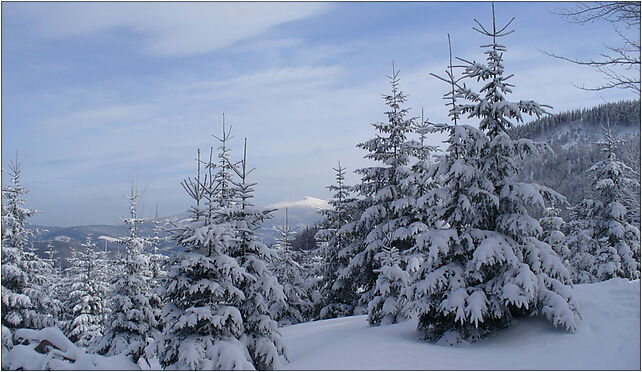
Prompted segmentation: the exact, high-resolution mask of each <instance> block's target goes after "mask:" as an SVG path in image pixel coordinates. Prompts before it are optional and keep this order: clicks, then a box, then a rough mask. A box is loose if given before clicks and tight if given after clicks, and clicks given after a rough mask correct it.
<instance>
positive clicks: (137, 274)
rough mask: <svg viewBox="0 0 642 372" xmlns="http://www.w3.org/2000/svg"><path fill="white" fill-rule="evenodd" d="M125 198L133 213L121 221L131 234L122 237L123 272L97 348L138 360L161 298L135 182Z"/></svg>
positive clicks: (155, 322)
mask: <svg viewBox="0 0 642 372" xmlns="http://www.w3.org/2000/svg"><path fill="white" fill-rule="evenodd" d="M125 198H126V199H127V200H129V213H130V216H129V217H128V218H123V220H122V221H123V222H124V223H125V224H126V225H127V227H128V229H129V234H128V236H126V237H123V238H120V239H119V243H120V244H121V245H122V246H123V247H124V250H125V257H124V261H123V265H124V273H123V275H122V276H121V277H119V278H117V281H116V283H115V284H114V288H113V291H112V294H111V296H110V299H109V307H110V309H111V312H110V313H109V315H108V317H107V321H106V324H105V334H104V336H103V337H102V338H101V340H100V341H99V342H98V343H97V345H96V346H95V350H96V351H97V352H98V353H100V354H103V355H107V356H111V355H116V354H124V355H127V356H128V357H130V358H131V359H132V360H133V361H134V363H137V362H138V360H139V358H140V357H141V356H143V355H144V353H145V348H146V346H147V343H148V338H151V337H153V336H154V335H155V333H156V329H157V327H158V320H157V319H156V315H157V314H156V312H155V311H154V309H155V308H157V307H158V302H159V301H160V300H159V299H158V297H157V296H156V295H155V293H154V292H153V291H152V288H151V287H150V280H149V279H150V273H149V266H148V265H149V262H148V259H147V257H146V256H145V255H144V254H143V250H144V248H145V246H146V245H148V244H149V241H148V240H146V239H144V238H142V237H140V236H139V225H140V224H141V223H143V222H144V221H145V220H144V219H143V218H139V217H137V210H136V209H137V208H136V202H137V200H138V199H139V198H140V195H139V194H137V193H136V191H135V188H134V186H133V185H132V189H131V192H130V194H129V195H127V196H125Z"/></svg>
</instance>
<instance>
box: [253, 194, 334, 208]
mask: <svg viewBox="0 0 642 372" xmlns="http://www.w3.org/2000/svg"><path fill="white" fill-rule="evenodd" d="M292 207H305V208H314V209H318V210H321V209H330V208H332V207H331V206H330V204H328V202H327V200H323V199H319V198H314V197H312V196H306V197H305V198H303V199H302V200H296V201H283V202H278V203H274V204H270V205H268V206H267V207H266V208H268V209H270V208H275V209H282V208H292Z"/></svg>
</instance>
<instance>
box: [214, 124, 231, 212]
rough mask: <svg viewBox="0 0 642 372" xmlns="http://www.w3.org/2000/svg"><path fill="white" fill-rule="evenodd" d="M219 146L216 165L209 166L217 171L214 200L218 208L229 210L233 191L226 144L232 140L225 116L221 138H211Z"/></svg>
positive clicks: (228, 149) (228, 152)
mask: <svg viewBox="0 0 642 372" xmlns="http://www.w3.org/2000/svg"><path fill="white" fill-rule="evenodd" d="M213 137H214V138H216V139H217V140H218V141H219V143H220V145H219V146H218V148H217V149H218V155H217V158H218V163H217V164H215V165H214V164H211V165H210V167H211V166H217V167H218V169H217V171H216V174H215V175H214V177H213V180H214V183H215V184H216V189H215V190H214V196H215V199H216V200H217V201H218V203H217V204H218V207H220V208H229V207H231V206H232V204H234V198H235V190H234V186H233V184H232V170H231V168H230V164H229V162H228V159H229V157H230V148H229V147H228V145H227V143H228V141H229V140H230V139H231V138H232V127H229V128H227V129H226V128H225V114H223V134H222V135H221V137H217V136H213Z"/></svg>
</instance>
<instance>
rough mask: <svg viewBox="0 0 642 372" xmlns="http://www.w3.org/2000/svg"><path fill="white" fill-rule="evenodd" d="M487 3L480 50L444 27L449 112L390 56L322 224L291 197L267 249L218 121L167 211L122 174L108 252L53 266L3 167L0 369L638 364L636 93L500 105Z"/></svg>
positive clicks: (504, 40) (249, 189)
mask: <svg viewBox="0 0 642 372" xmlns="http://www.w3.org/2000/svg"><path fill="white" fill-rule="evenodd" d="M638 5H639V4H638ZM492 9H493V10H492V11H493V13H492V18H491V19H492V22H491V23H490V24H484V23H480V22H477V21H475V24H474V30H475V31H471V32H478V33H480V34H482V35H483V36H484V37H485V39H486V42H485V43H484V45H482V48H481V51H480V53H479V54H477V55H472V56H465V57H455V56H453V49H454V48H455V47H456V44H454V43H453V44H451V39H450V36H447V38H444V41H445V42H444V48H443V50H442V51H440V52H441V53H443V54H444V55H449V56H450V58H449V61H450V62H449V64H448V65H446V66H443V67H444V71H443V72H438V71H426V77H425V78H430V79H434V80H435V81H436V82H439V83H440V84H441V85H442V86H443V93H444V95H443V97H444V100H443V104H444V106H443V107H444V110H445V111H446V112H447V117H448V118H449V119H448V121H447V122H433V121H432V120H431V119H430V117H431V113H430V112H423V111H421V112H417V110H416V109H411V108H410V107H408V104H407V102H408V101H407V99H408V97H407V96H406V94H405V93H404V75H403V72H401V71H400V70H399V69H397V68H398V67H399V66H398V65H395V64H394V63H393V65H392V70H391V71H390V73H389V75H388V78H389V90H388V91H387V92H382V93H383V94H382V101H381V108H382V112H383V116H382V117H383V120H382V121H380V122H375V123H373V124H372V126H371V137H370V138H365V139H355V142H357V141H359V142H358V143H356V147H357V148H358V149H359V151H361V152H362V154H363V155H364V157H365V158H366V159H368V160H369V161H370V162H371V164H372V165H371V166H367V167H363V168H358V169H349V168H348V167H347V166H349V165H348V164H345V163H344V162H341V161H338V162H337V166H336V168H333V169H331V170H328V172H327V173H328V177H327V178H328V181H329V182H328V184H329V185H328V186H327V188H328V189H329V190H330V192H331V194H332V198H331V199H330V200H329V201H328V204H329V206H330V207H329V208H327V209H322V210H321V211H320V215H319V219H320V222H319V223H318V224H316V225H315V226H314V227H313V229H305V230H301V229H298V228H297V227H296V226H293V225H292V224H290V223H289V221H288V214H287V213H288V212H287V209H286V210H285V219H284V220H283V223H282V224H281V223H279V224H278V225H277V227H275V228H274V232H275V234H276V236H277V239H276V241H275V242H274V243H266V242H265V241H264V239H262V238H261V237H260V236H259V233H258V230H259V229H260V228H261V227H262V226H263V224H264V223H265V221H266V220H269V219H270V218H272V215H273V213H274V209H270V208H262V207H259V206H257V205H255V203H254V201H253V198H254V194H255V191H256V189H258V188H260V187H261V185H260V181H261V180H260V179H257V178H256V177H255V174H254V173H253V170H254V167H253V162H254V161H255V160H254V159H253V158H252V144H253V143H256V142H258V141H260V140H261V139H260V138H254V137H253V136H252V135H251V133H250V134H248V137H247V138H245V141H244V144H243V146H242V147H239V148H233V147H232V146H231V144H230V141H229V139H230V138H231V135H232V127H231V126H230V125H229V123H225V121H224V122H223V126H222V128H221V130H220V131H218V133H214V134H213V137H212V141H213V142H212V145H211V147H210V148H207V149H196V148H195V149H194V152H195V162H194V174H192V175H190V176H189V177H187V178H185V179H184V181H183V183H182V184H181V186H182V188H183V189H184V192H185V193H186V194H187V195H188V196H189V198H190V199H191V206H190V207H189V208H188V209H187V210H186V211H185V213H184V214H183V215H182V218H181V219H180V220H178V221H163V220H162V219H160V218H159V217H158V213H156V218H155V219H153V220H151V221H149V220H148V219H146V218H143V217H141V216H140V213H139V204H140V201H141V198H142V197H143V193H142V192H141V191H140V190H138V189H137V187H136V186H135V185H134V184H133V183H132V185H131V188H130V189H129V190H123V191H127V193H126V195H125V198H126V199H127V201H128V203H129V209H128V210H124V211H123V213H122V215H123V216H124V217H123V218H122V223H123V224H124V225H125V226H126V227H127V234H123V236H121V237H117V238H115V239H113V242H114V243H115V244H117V245H118V246H119V247H120V249H119V251H118V253H117V254H114V253H113V252H107V251H106V250H105V249H103V248H102V247H99V246H97V245H96V244H95V243H94V241H93V240H92V237H91V236H88V237H87V239H86V241H85V243H83V244H82V245H80V246H78V247H74V249H73V250H72V252H71V253H70V255H69V258H68V259H67V260H66V261H67V263H66V264H65V265H61V264H60V262H57V260H60V257H59V255H58V254H57V253H56V252H55V249H54V248H53V245H51V244H50V245H49V246H48V249H47V251H46V252H44V253H43V252H42V251H37V250H36V249H35V248H34V246H33V241H34V239H33V237H34V236H35V235H36V234H38V233H39V231H37V229H35V228H32V227H31V226H30V218H31V217H32V216H34V215H35V214H37V213H40V212H39V211H37V210H35V209H31V208H27V206H26V205H27V203H28V202H29V200H28V196H29V185H25V184H23V181H22V176H23V172H29V168H28V166H25V165H24V164H21V163H20V160H19V159H18V158H16V159H15V160H11V161H8V162H6V164H5V165H4V166H3V172H5V177H7V179H8V182H7V183H6V184H3V186H2V368H3V369H10V370H19V369H22V370H42V369H45V370H59V369H81V370H93V369H125V370H134V369H141V370H161V369H168V370H177V369H178V370H239V369H242V370H254V369H256V370H273V369H503V368H508V369H540V368H551V369H575V368H578V369H581V368H605V369H631V368H633V369H635V368H639V367H640V354H639V346H640V345H639V336H640V333H639V332H640V307H639V304H640V298H639V285H640V284H639V279H640V158H639V156H640V152H639V146H640V140H639V135H640V131H639V128H640V120H639V119H640V101H639V100H636V101H626V102H618V103H609V104H605V105H603V106H600V107H596V108H583V109H578V110H577V111H573V112H569V113H563V114H558V115H552V113H553V107H552V106H553V105H554V104H555V102H546V104H543V103H542V104H540V103H538V102H535V101H533V100H527V99H520V100H514V99H513V98H512V97H513V94H516V95H517V94H518V93H519V90H520V86H515V85H513V84H512V80H513V75H519V73H520V72H519V71H509V70H508V69H506V70H505V65H504V61H505V60H508V59H510V58H511V45H510V43H509V40H510V38H508V37H506V36H507V35H510V34H511V33H512V32H513V24H512V20H509V21H508V22H501V21H500V20H499V19H496V17H495V13H494V12H495V10H494V6H493V8H492ZM637 14H638V25H639V7H638V13H637ZM638 45H639V44H638ZM638 48H639V46H638ZM638 51H639V49H638ZM638 58H639V57H638ZM638 63H639V61H638ZM429 73H430V75H432V77H429V76H428V74H429ZM638 92H639V88H638ZM373 94H375V95H376V94H377V93H376V92H375V93H373ZM520 97H521V96H520ZM549 105H550V106H549ZM285 119H287V118H285ZM525 122H526V123H525ZM364 125H367V123H364ZM559 126H563V127H564V130H563V131H561V130H556V131H555V132H551V131H552V128H557V127H559ZM577 128H580V129H577ZM587 128H588V129H587ZM238 132H241V131H240V130H238V129H237V128H235V133H234V134H236V135H240V134H243V135H245V134H246V133H238ZM586 132H592V133H593V134H594V135H593V136H592V137H591V138H589V139H588V142H587V138H584V137H582V133H586ZM551 133H552V134H551ZM578 133H579V134H578ZM431 136H432V137H435V136H440V137H439V138H445V141H443V143H442V144H441V145H439V146H435V145H433V143H434V141H431V140H430V139H431ZM547 142H549V143H547ZM562 159H563V160H562ZM352 172H354V174H356V175H357V176H358V178H359V181H358V182H357V183H355V184H353V185H351V184H348V180H347V175H348V174H349V173H352ZM145 223H151V224H152V225H153V230H152V232H151V233H147V232H145V233H144V232H143V231H142V230H141V226H142V225H143V224H145ZM311 232H313V233H314V234H313V235H312V233H311ZM303 239H307V240H308V241H312V244H311V245H312V248H310V249H301V248H300V247H301V244H302V243H300V240H303ZM167 247H170V248H171V249H168V248H167ZM602 344H604V345H609V346H608V347H606V348H604V349H603V348H601V346H600V345H602ZM547 345H548V346H547ZM616 346H617V348H616ZM437 347H439V349H436V348H437ZM600 353H601V354H600ZM391 355H396V358H395V357H391ZM578 355H582V356H583V357H582V358H581V359H582V360H577V358H578ZM584 356H586V358H585V357H584ZM355 358H356V359H355ZM359 358H362V359H359ZM366 358H368V359H367V360H366Z"/></svg>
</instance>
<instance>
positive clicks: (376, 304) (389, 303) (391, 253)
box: [368, 248, 410, 326]
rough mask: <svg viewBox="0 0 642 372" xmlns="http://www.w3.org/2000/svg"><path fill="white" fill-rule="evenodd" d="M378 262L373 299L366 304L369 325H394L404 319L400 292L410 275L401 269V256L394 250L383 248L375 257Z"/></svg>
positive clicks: (403, 289)
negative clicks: (377, 275) (377, 274)
mask: <svg viewBox="0 0 642 372" xmlns="http://www.w3.org/2000/svg"><path fill="white" fill-rule="evenodd" d="M375 258H376V259H377V260H379V261H380V264H379V266H380V269H377V272H378V273H379V277H378V278H377V284H376V286H375V290H374V297H373V299H372V301H370V303H369V304H368V323H369V324H370V325H375V326H378V325H381V324H383V325H386V324H395V323H398V322H400V321H402V320H405V319H406V315H405V312H404V310H405V304H404V303H403V301H402V299H403V298H404V297H403V296H402V292H403V291H405V290H406V287H407V286H408V283H409V281H410V274H408V273H407V272H406V271H405V270H403V269H402V268H401V264H402V262H401V256H400V255H399V251H398V250H397V249H396V248H383V250H382V251H381V252H379V253H377V255H376V256H375Z"/></svg>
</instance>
